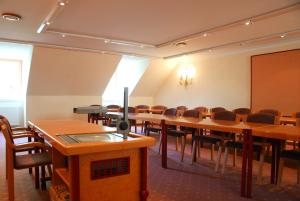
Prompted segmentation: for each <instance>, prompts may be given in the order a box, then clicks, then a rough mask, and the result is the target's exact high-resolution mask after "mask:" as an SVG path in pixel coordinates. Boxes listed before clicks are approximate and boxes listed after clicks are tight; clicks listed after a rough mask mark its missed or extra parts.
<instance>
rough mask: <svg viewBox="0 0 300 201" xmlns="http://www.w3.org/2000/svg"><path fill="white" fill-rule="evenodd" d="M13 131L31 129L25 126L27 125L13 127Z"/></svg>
mask: <svg viewBox="0 0 300 201" xmlns="http://www.w3.org/2000/svg"><path fill="white" fill-rule="evenodd" d="M11 130H12V131H24V132H25V131H29V129H28V128H25V127H12V128H11Z"/></svg>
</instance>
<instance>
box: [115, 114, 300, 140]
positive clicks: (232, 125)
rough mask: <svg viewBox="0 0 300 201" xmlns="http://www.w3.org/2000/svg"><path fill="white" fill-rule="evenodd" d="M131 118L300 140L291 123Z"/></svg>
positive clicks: (157, 116) (297, 129)
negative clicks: (249, 131)
mask: <svg viewBox="0 0 300 201" xmlns="http://www.w3.org/2000/svg"><path fill="white" fill-rule="evenodd" d="M112 114H114V115H122V113H112ZM128 118H129V119H136V120H144V121H152V122H157V123H159V122H160V121H161V120H165V121H166V124H170V125H177V126H187V127H193V128H202V129H204V128H206V129H211V130H218V131H224V132H233V133H241V132H242V131H243V130H244V129H251V130H252V131H253V135H254V136H260V137H267V138H275V139H282V140H295V141H299V140H300V127H299V126H290V125H269V124H259V123H247V122H231V121H219V120H212V119H210V118H206V119H197V118H184V117H169V116H165V115H160V114H148V113H137V114H128Z"/></svg>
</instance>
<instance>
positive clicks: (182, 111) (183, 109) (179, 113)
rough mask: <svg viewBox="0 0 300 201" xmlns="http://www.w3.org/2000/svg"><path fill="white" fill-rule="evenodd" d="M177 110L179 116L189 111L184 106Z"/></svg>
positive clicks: (178, 107)
mask: <svg viewBox="0 0 300 201" xmlns="http://www.w3.org/2000/svg"><path fill="white" fill-rule="evenodd" d="M176 109H177V116H182V115H183V113H184V112H185V111H187V110H188V108H187V107H186V106H183V105H181V106H177V107H176Z"/></svg>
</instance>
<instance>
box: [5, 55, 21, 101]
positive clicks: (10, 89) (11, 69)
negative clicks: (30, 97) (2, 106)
mask: <svg viewBox="0 0 300 201" xmlns="http://www.w3.org/2000/svg"><path fill="white" fill-rule="evenodd" d="M0 72H1V73H0V74H1V92H0V99H1V100H20V99H22V61H20V60H9V59H0Z"/></svg>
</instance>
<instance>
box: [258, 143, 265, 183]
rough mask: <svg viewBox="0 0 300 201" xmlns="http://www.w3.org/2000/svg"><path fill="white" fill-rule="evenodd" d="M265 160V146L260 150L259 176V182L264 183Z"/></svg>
mask: <svg viewBox="0 0 300 201" xmlns="http://www.w3.org/2000/svg"><path fill="white" fill-rule="evenodd" d="M264 160H265V147H262V149H261V151H260V157H259V167H258V176H257V183H258V184H261V183H262V177H263V167H264Z"/></svg>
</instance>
